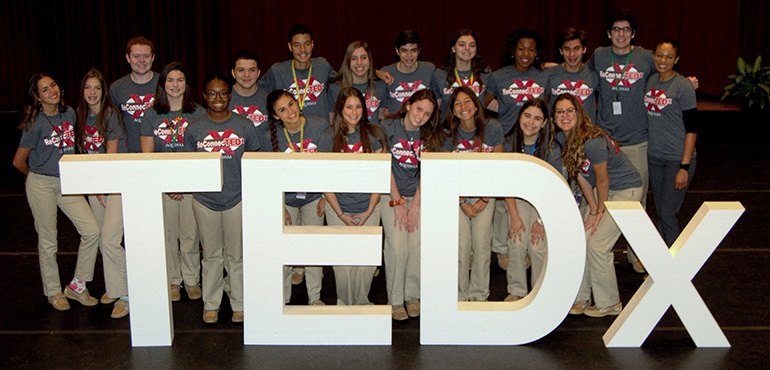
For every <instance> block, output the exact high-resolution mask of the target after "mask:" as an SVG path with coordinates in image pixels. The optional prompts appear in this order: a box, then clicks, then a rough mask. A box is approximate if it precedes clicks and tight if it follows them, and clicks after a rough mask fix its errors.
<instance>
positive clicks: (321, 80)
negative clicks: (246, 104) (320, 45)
mask: <svg viewBox="0 0 770 370" xmlns="http://www.w3.org/2000/svg"><path fill="white" fill-rule="evenodd" d="M310 65H311V67H310V68H307V69H297V68H295V69H294V73H292V67H291V66H292V61H291V60H287V61H284V62H281V63H275V64H273V66H272V67H270V69H269V70H268V71H267V73H265V75H264V76H263V77H262V78H261V79H259V88H260V89H264V90H265V92H267V93H268V94H269V93H270V92H272V91H273V90H277V89H283V90H286V91H288V92H290V93H291V94H292V95H294V97H295V98H296V99H297V101H298V102H300V106H301V107H302V114H303V115H305V116H314V117H320V118H322V119H324V120H325V121H326V125H327V126H328V125H329V107H330V106H331V105H332V104H333V103H332V102H331V99H330V98H329V92H328V87H329V84H330V83H331V82H332V81H334V77H335V76H337V73H336V72H334V69H333V68H332V66H330V65H329V62H327V61H326V59H324V58H311V59H310ZM311 68H312V69H313V71H312V75H311V76H310V77H309V78H308V73H309V72H310V69H311ZM295 73H296V76H297V81H296V82H295V80H294V74H295ZM297 85H299V86H297ZM303 97H304V103H302V101H301V99H302V98H303Z"/></svg>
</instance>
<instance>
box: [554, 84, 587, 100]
mask: <svg viewBox="0 0 770 370" xmlns="http://www.w3.org/2000/svg"><path fill="white" fill-rule="evenodd" d="M564 93H567V94H572V95H574V96H575V97H576V98H578V99H579V100H580V102H581V103H584V102H585V99H586V98H587V97H589V96H591V94H593V93H594V89H592V88H590V87H588V85H586V82H585V81H580V80H579V81H569V80H561V84H559V86H558V87H556V88H554V89H551V95H553V96H558V95H561V94H564Z"/></svg>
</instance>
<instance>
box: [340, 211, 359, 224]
mask: <svg viewBox="0 0 770 370" xmlns="http://www.w3.org/2000/svg"><path fill="white" fill-rule="evenodd" d="M339 218H340V221H342V223H344V224H345V225H347V226H358V222H356V221H355V220H354V219H353V217H351V216H349V215H347V214H345V213H342V214H341V215H340V216H339Z"/></svg>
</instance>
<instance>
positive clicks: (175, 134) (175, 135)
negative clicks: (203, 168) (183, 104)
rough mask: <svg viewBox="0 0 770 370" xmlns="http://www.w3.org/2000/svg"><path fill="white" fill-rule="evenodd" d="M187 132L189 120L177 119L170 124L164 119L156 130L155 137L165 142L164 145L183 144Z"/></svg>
mask: <svg viewBox="0 0 770 370" xmlns="http://www.w3.org/2000/svg"><path fill="white" fill-rule="evenodd" d="M185 130H187V118H182V117H176V118H173V119H172V120H171V122H170V123H169V121H168V119H165V118H164V119H162V120H161V123H160V126H158V128H157V129H156V130H155V136H157V137H159V138H160V139H161V140H163V143H164V144H170V143H174V142H176V143H183V142H184V132H185Z"/></svg>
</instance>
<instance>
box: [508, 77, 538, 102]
mask: <svg viewBox="0 0 770 370" xmlns="http://www.w3.org/2000/svg"><path fill="white" fill-rule="evenodd" d="M543 92H545V89H544V88H542V87H541V86H540V85H538V84H537V83H536V82H535V80H526V81H523V80H513V84H511V86H509V87H508V88H507V89H503V95H509V96H510V97H512V98H513V100H514V101H516V102H517V103H518V102H524V101H527V100H530V99H534V98H539V97H540V95H542V94H543Z"/></svg>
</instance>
